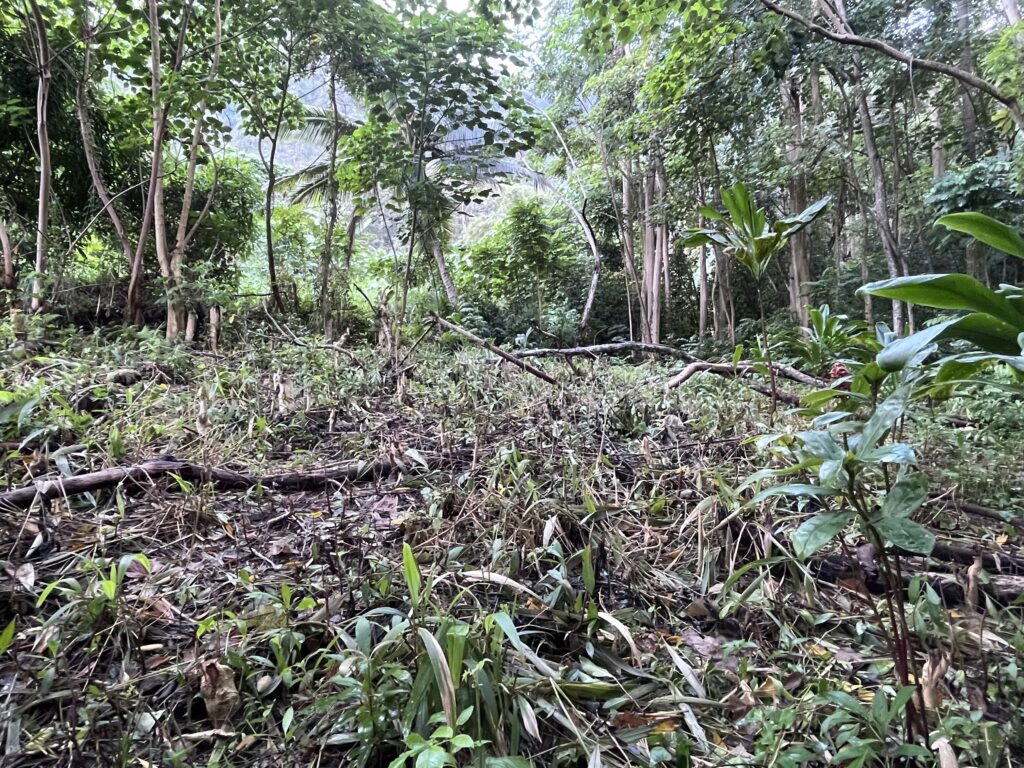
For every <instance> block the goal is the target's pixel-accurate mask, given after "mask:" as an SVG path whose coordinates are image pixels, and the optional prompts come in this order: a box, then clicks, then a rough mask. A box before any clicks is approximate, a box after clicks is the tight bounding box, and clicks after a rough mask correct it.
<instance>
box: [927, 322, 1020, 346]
mask: <svg viewBox="0 0 1024 768" xmlns="http://www.w3.org/2000/svg"><path fill="white" fill-rule="evenodd" d="M1020 333H1021V331H1020V327H1019V326H1016V325H1011V324H1010V323H1005V322H1003V321H1002V320H1000V319H998V318H995V317H992V316H991V315H986V314H982V313H980V312H972V313H971V314H969V315H965V316H964V317H961V318H958V319H956V320H954V321H952V323H950V324H949V325H948V326H947V327H946V328H945V329H944V330H943V332H942V334H941V336H940V338H943V339H961V340H963V341H968V342H970V343H971V344H973V345H974V346H976V347H978V348H979V349H983V350H985V351H986V352H994V353H995V354H997V355H1019V354H1020V343H1019V342H1018V340H1017V339H1018V337H1019V336H1020Z"/></svg>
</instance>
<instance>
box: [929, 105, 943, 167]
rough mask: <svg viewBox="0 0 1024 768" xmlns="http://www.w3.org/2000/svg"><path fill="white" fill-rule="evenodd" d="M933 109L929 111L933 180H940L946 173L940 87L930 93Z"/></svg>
mask: <svg viewBox="0 0 1024 768" xmlns="http://www.w3.org/2000/svg"><path fill="white" fill-rule="evenodd" d="M928 100H929V102H930V103H931V107H930V109H929V111H928V122H929V123H930V125H931V129H932V133H933V134H934V138H933V139H932V150H931V152H932V178H933V179H938V178H939V177H940V176H942V175H943V174H944V173H945V172H946V143H945V136H944V135H943V132H942V107H941V105H940V103H939V88H938V86H936V87H934V88H932V89H931V90H930V91H928Z"/></svg>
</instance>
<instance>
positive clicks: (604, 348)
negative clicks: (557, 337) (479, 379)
mask: <svg viewBox="0 0 1024 768" xmlns="http://www.w3.org/2000/svg"><path fill="white" fill-rule="evenodd" d="M619 352H647V353H650V354H654V355H671V356H672V357H681V358H683V359H684V360H693V357H692V356H691V355H688V354H687V353H686V352H683V351H682V350H681V349H676V348H675V347H670V346H668V345H667V344H644V343H642V342H639V341H618V342H615V343H613V344H594V345H592V346H589V347H567V348H565V349H558V348H550V349H524V350H523V351H522V352H516V353H515V356H516V357H518V358H520V359H521V358H524V357H581V356H584V355H586V356H589V357H597V356H598V355H615V354H618V353H619Z"/></svg>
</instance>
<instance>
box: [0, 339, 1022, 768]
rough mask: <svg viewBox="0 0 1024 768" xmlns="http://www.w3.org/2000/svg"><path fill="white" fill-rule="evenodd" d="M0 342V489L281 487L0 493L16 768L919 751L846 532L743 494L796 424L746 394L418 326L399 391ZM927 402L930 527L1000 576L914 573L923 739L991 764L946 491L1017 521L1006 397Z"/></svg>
mask: <svg viewBox="0 0 1024 768" xmlns="http://www.w3.org/2000/svg"><path fill="white" fill-rule="evenodd" d="M7 356H8V360H7V361H6V365H5V367H4V371H3V377H4V382H3V389H4V392H3V399H4V401H5V402H4V403H0V428H2V429H3V431H4V439H5V440H7V441H8V443H7V445H6V448H7V451H8V453H7V454H6V460H5V465H4V468H5V476H6V486H7V488H8V489H12V488H18V487H23V486H26V485H31V484H32V482H33V480H32V476H35V482H36V483H37V484H39V483H42V482H44V481H45V479H46V478H50V479H53V478H55V477H58V476H60V475H62V474H63V475H65V476H68V475H80V474H84V473H88V472H94V471H97V470H100V469H104V468H110V467H118V466H128V465H134V464H138V463H140V462H144V461H146V460H150V459H154V458H157V457H168V458H167V460H168V461H171V460H173V461H176V462H191V464H192V465H199V466H200V467H208V468H216V469H221V470H227V469H231V470H235V471H236V472H238V473H244V474H245V476H246V477H251V476H258V477H263V476H268V475H281V474H282V473H284V474H290V475H297V476H299V477H300V479H299V480H297V481H295V482H294V483H293V484H292V485H291V486H288V487H285V486H284V485H279V486H277V487H274V486H273V484H269V483H265V484H262V485H254V486H252V487H249V488H243V487H230V488H229V487H226V486H224V487H218V486H217V484H216V483H215V482H213V481H214V480H215V479H216V478H215V477H213V475H212V474H210V475H207V476H203V475H202V474H201V473H200V474H199V475H196V474H194V473H193V474H189V473H187V472H185V471H184V468H185V467H186V466H187V465H185V464H182V465H181V466H182V468H183V470H182V471H177V472H171V473H170V474H157V473H154V474H153V476H151V477H148V478H147V477H136V479H134V480H124V481H123V482H121V483H119V484H117V485H116V486H110V487H106V488H97V489H95V490H93V491H91V492H88V493H82V494H75V495H68V496H64V497H60V498H57V499H55V500H53V501H52V502H45V503H41V502H40V501H39V500H37V502H36V503H34V504H33V505H32V506H31V507H30V508H27V509H26V508H16V507H12V506H5V507H2V508H0V541H3V542H4V544H3V548H2V550H0V631H2V634H0V651H3V655H2V657H0V764H2V765H4V766H29V765H47V766H52V765H69V766H70V765H82V766H93V765H111V766H114V765H116V766H143V767H144V768H145V767H148V766H164V765H218V766H300V765H301V766H313V765H323V766H329V765H341V764H344V765H371V766H377V765H381V766H386V765H388V764H389V763H391V762H392V761H393V760H395V759H396V758H398V757H400V756H401V755H402V754H403V752H407V753H408V755H407V756H408V757H416V758H422V759H421V760H419V762H417V765H442V764H444V762H445V760H449V761H450V762H458V763H460V764H465V763H466V762H467V756H469V755H471V754H472V755H473V756H474V762H475V761H476V759H477V758H479V762H480V763H481V764H483V765H488V766H492V767H493V768H519V767H520V766H527V765H530V764H531V762H529V761H532V764H534V765H538V766H540V765H580V764H584V763H587V764H589V765H590V766H601V765H609V766H619V765H657V764H662V763H664V764H667V765H678V766H684V765H747V766H751V765H765V766H768V765H779V766H786V765H790V766H798V765H815V764H843V765H857V764H860V765H898V764H909V763H907V762H906V760H907V759H908V757H907V756H908V755H909V758H911V759H915V760H919V761H920V762H919V763H918V764H927V763H928V762H929V761H930V760H932V757H931V750H930V749H928V750H925V752H924V753H923V754H918V753H914V752H913V751H912V750H910V751H908V750H907V749H906V748H905V747H901V745H902V744H904V742H905V728H906V727H908V724H906V723H905V722H904V721H903V718H902V716H901V715H900V713H901V712H902V711H903V710H902V709H901V707H903V706H905V703H906V698H903V693H902V691H901V689H900V686H899V684H898V683H897V682H896V677H895V675H894V673H893V661H892V657H891V654H890V651H889V649H888V647H887V640H886V638H887V637H888V635H887V632H886V629H885V625H886V619H885V617H884V616H881V615H880V614H881V613H883V612H884V611H883V610H882V609H881V608H880V605H881V603H880V601H879V599H878V598H877V596H875V595H871V594H868V592H867V590H866V584H865V581H864V580H863V578H862V575H861V576H859V575H858V574H859V573H860V572H859V571H858V569H857V568H856V566H855V565H854V563H855V562H856V559H857V558H856V553H857V551H858V543H859V542H858V541H857V540H856V536H855V535H854V534H850V536H848V537H847V539H846V540H845V541H843V542H842V544H841V546H840V547H839V548H836V549H834V550H832V551H830V552H829V553H828V554H827V555H826V556H825V557H824V558H822V559H819V560H816V561H815V562H813V563H811V562H806V563H805V562H800V561H797V560H796V559H794V558H793V557H791V556H790V555H789V554H788V552H789V545H788V540H787V536H788V534H789V533H790V532H791V531H792V530H793V528H795V526H796V525H798V524H799V523H800V521H801V520H802V519H804V518H805V517H806V514H807V513H805V512H804V511H801V510H799V509H798V508H797V507H796V505H795V504H794V503H791V502H789V501H782V502H779V501H777V500H772V501H770V502H767V503H760V504H756V505H753V504H750V503H749V502H750V498H751V496H752V495H753V490H754V489H755V488H756V484H749V483H748V484H744V481H745V479H746V478H748V477H749V476H750V475H751V474H752V473H754V472H755V471H757V470H759V469H762V468H764V466H765V465H766V463H770V462H771V458H770V457H769V456H767V455H766V454H764V453H762V452H761V451H760V450H759V447H758V444H757V442H756V440H755V439H754V438H756V437H757V436H759V435H762V434H764V433H766V432H768V431H774V432H779V431H787V430H796V429H801V428H804V427H805V425H806V422H805V420H804V419H803V418H802V417H801V416H799V415H797V414H795V413H792V412H790V413H782V414H780V415H779V416H778V417H777V418H776V419H775V423H774V424H773V425H771V426H770V427H769V425H768V424H767V421H766V403H767V401H766V399H765V398H764V397H763V396H762V395H761V394H758V393H756V392H754V391H752V390H751V389H750V388H748V387H747V386H745V385H744V384H743V383H742V382H740V381H735V380H729V379H724V378H720V377H706V378H703V377H696V378H694V379H693V380H691V381H690V382H688V383H687V384H686V385H685V386H684V387H682V388H680V389H676V390H672V391H665V389H664V386H663V385H664V382H665V381H666V380H667V379H668V378H669V376H670V375H671V374H672V373H673V372H674V371H675V370H677V369H678V368H680V367H681V366H680V365H679V364H663V363H658V364H655V363H651V362H645V361H639V360H632V361H629V360H618V359H602V360H597V361H589V360H588V361H585V362H577V363H575V364H573V365H572V366H570V365H568V364H567V363H565V362H562V361H545V362H542V363H537V364H538V365H541V366H542V367H543V368H544V369H545V370H546V371H548V372H549V373H550V374H551V375H553V376H555V377H557V378H558V379H559V380H560V381H562V382H564V383H565V384H564V386H563V387H562V388H561V389H560V390H559V389H556V388H554V387H552V386H551V385H549V384H548V383H546V382H544V381H541V380H540V379H538V378H536V377H534V376H530V375H528V374H526V373H523V372H521V371H519V370H517V369H515V368H513V367H510V366H509V365H508V364H506V363H502V362H499V361H496V360H495V359H493V358H491V357H489V356H485V355H483V354H482V353H479V352H478V351H476V350H452V349H447V348H446V349H441V348H437V347H433V346H429V345H428V344H424V345H422V347H421V348H419V349H417V351H416V353H415V355H414V356H413V358H412V360H411V364H412V367H411V368H410V369H409V370H408V371H407V372H406V374H405V375H404V376H403V377H402V379H403V380H402V382H399V381H398V377H396V376H395V375H393V373H392V372H391V371H390V370H389V369H388V368H387V367H386V366H384V365H383V361H382V359H380V358H379V357H378V356H377V355H376V353H374V352H373V351H372V350H359V349H357V350H354V351H352V352H344V353H341V352H332V351H328V350H317V349H310V348H303V347H297V346H294V345H289V344H278V343H271V342H267V343H265V344H263V345H262V346H258V347H255V348H252V349H248V350H246V351H244V352H237V353H226V354H221V355H213V354H203V353H195V352H187V351H175V350H172V349H169V348H167V347H166V346H164V345H163V344H162V343H161V342H160V341H159V340H157V339H156V338H155V337H153V336H150V335H147V334H145V333H142V334H137V335H131V334H125V335H122V336H120V337H117V338H116V339H113V340H111V339H106V338H101V337H99V336H92V337H83V338H79V339H77V340H74V341H70V342H67V343H64V344H63V345H58V346H53V347H46V348H41V349H37V350H35V351H34V352H33V353H32V354H26V353H24V351H22V352H20V353H18V354H15V353H14V351H9V352H8V353H7ZM792 390H793V391H795V392H797V391H799V387H797V386H793V387H792ZM948 408H954V409H955V410H956V412H957V413H958V414H966V415H967V416H968V417H969V419H970V424H969V425H968V426H966V427H963V426H961V427H953V426H950V424H949V423H948V421H945V420H943V419H942V418H941V416H940V415H939V414H935V413H930V412H928V411H927V410H925V409H921V410H920V411H919V412H915V414H914V417H913V419H912V421H913V424H912V426H911V431H912V433H913V441H912V442H913V443H914V444H915V445H916V446H917V448H918V449H919V451H920V453H919V456H920V461H921V464H922V468H923V469H924V470H925V471H926V473H927V474H928V476H929V478H930V480H931V481H932V490H933V491H934V492H935V493H936V494H940V495H943V499H944V500H943V501H942V502H936V503H935V504H932V505H929V506H927V507H926V508H925V510H924V511H923V513H922V514H921V516H920V519H921V521H922V522H926V523H928V524H929V525H930V526H931V527H932V529H933V530H934V531H936V532H937V534H938V535H939V537H940V541H941V542H944V543H946V544H949V545H955V546H958V547H961V548H966V549H967V550H970V551H971V552H975V551H976V552H978V553H986V554H988V555H995V556H997V568H995V569H993V568H988V569H987V571H988V572H989V578H988V579H987V583H985V584H984V585H983V586H984V590H983V591H984V595H983V596H982V598H981V601H980V603H979V602H978V601H977V600H971V601H968V600H967V598H966V596H965V590H964V587H963V584H964V583H965V582H964V571H965V570H966V568H967V565H968V563H958V562H946V561H943V560H941V559H936V558H932V559H931V560H929V561H927V562H925V561H922V560H921V559H920V558H917V559H914V558H907V559H906V560H905V561H904V566H903V567H904V568H905V572H906V574H907V575H908V579H909V580H910V581H911V582H912V583H910V587H909V589H908V590H907V595H908V606H907V620H908V622H909V626H910V628H911V630H912V633H913V635H914V636H915V638H916V640H917V642H918V652H919V654H918V655H919V659H918V661H919V662H920V663H923V662H924V661H925V660H926V659H928V658H929V654H931V657H935V655H936V654H941V655H943V658H944V659H946V660H948V662H949V665H948V669H946V670H944V672H945V674H944V675H941V678H942V682H941V685H940V689H941V691H942V693H943V695H944V697H945V702H944V704H943V708H942V709H941V712H942V715H941V717H940V718H939V719H938V720H935V719H933V721H932V722H930V723H929V724H928V727H929V729H930V731H931V733H930V735H929V738H928V743H929V744H930V743H931V742H932V741H934V738H935V737H936V735H939V736H945V737H947V738H949V740H950V742H949V743H950V744H951V745H952V747H953V748H954V749H955V751H956V753H957V754H959V755H960V757H961V760H962V761H963V762H962V763H961V764H963V765H979V766H989V765H991V766H995V765H1012V764H1013V763H1012V762H1011V761H1010V757H1009V755H1011V754H1016V755H1018V756H1019V755H1020V754H1021V750H1022V749H1024V743H1022V741H1021V739H1022V737H1021V735H1020V734H1021V714H1020V713H1019V711H1018V710H1019V708H1020V706H1021V705H1022V704H1024V678H1022V677H1021V676H1020V672H1019V670H1018V668H1017V665H1018V663H1019V662H1018V659H1019V657H1020V653H1021V652H1022V651H1024V629H1022V623H1021V618H1022V614H1021V612H1020V610H1019V608H1015V607H1013V603H1014V601H1015V600H1016V601H1017V602H1018V603H1019V602H1020V601H1019V600H1017V599H1016V595H1019V594H1020V592H1021V591H1022V590H1021V588H1020V584H1018V583H1017V582H1020V581H1022V579H1021V577H1020V575H1019V573H1015V571H1017V572H1019V570H1020V566H1021V564H1022V563H1024V553H1022V552H1020V551H1019V542H1020V539H1021V536H1020V531H1019V530H1017V528H1016V527H1015V525H1013V524H1009V523H1004V522H1001V521H999V520H997V519H993V518H991V517H984V516H978V515H977V514H974V513H972V512H970V511H969V508H968V511H965V509H964V506H963V505H962V504H959V503H958V500H962V501H970V502H975V503H977V504H980V505H984V506H986V507H991V508H996V509H999V510H1006V511H1013V512H1016V514H1017V515H1022V514H1024V490H1022V485H1024V465H1022V464H1024V458H1022V456H1021V452H1020V444H1019V442H1018V441H1015V440H1014V439H1013V438H1009V439H1008V438H1007V435H1008V434H1009V435H1019V432H1017V430H1018V429H1019V427H1020V424H1019V421H1020V420H1021V416H1020V414H1019V404H1017V405H1016V409H1015V408H1014V407H1012V404H1010V405H1008V404H1007V402H1002V401H1001V404H1000V403H997V402H993V401H986V400H985V399H979V400H974V401H954V402H953V403H952V404H950V405H948V406H947V409H948ZM360 462H365V463H366V464H365V465H364V464H360ZM373 462H377V463H376V464H373ZM174 466H177V465H174ZM367 467H369V469H367ZM339 468H343V469H344V468H351V469H352V471H351V472H350V473H349V474H350V475H351V477H347V478H346V477H342V476H341V475H343V474H345V473H339V472H338V471H337V470H338V469H339ZM346 471H347V470H346ZM205 480H210V482H206V481H205ZM241 485H245V483H241ZM268 486H270V487H268ZM1018 519H1020V518H1018ZM406 545H407V546H406ZM1004 564H1005V568H1004V572H1002V573H1000V572H999V571H998V568H1003V567H1004ZM844 569H845V570H844ZM924 572H927V573H928V576H927V577H922V578H918V579H911V576H912V574H915V573H918V574H920V573H924ZM967 603H971V604H967ZM5 627H6V629H4V628H5ZM434 724H436V725H434ZM909 727H911V728H913V727H914V726H913V725H912V724H911V725H910V726H909ZM1014 733H1016V735H1015V736H1014ZM417 734H419V735H417ZM424 734H426V735H425V736H424ZM1014 739H1016V741H1014ZM918 749H919V750H920V747H919V748H918ZM844 750H845V752H844ZM901 750H903V751H901ZM859 755H860V756H863V757H861V758H858V756H859ZM901 755H902V757H901ZM452 756H454V757H452ZM485 756H486V757H485ZM857 759H861V762H860V763H857V762H856V760H857ZM901 761H903V762H901ZM398 764H399V765H401V763H398Z"/></svg>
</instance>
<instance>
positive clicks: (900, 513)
mask: <svg viewBox="0 0 1024 768" xmlns="http://www.w3.org/2000/svg"><path fill="white" fill-rule="evenodd" d="M927 498H928V481H927V480H925V478H924V475H922V474H920V473H919V472H915V473H913V474H908V475H904V476H903V477H900V478H899V479H897V480H896V482H895V483H894V484H893V486H892V488H890V489H889V492H888V493H887V494H885V500H884V501H883V502H882V509H881V510H880V513H879V514H880V515H881V517H882V518H886V517H909V516H910V515H912V514H913V513H914V512H916V511H917V510H918V509H919V508H920V506H921V505H922V504H924V502H925V499H927Z"/></svg>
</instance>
